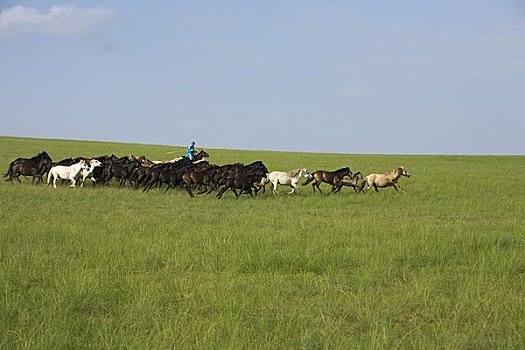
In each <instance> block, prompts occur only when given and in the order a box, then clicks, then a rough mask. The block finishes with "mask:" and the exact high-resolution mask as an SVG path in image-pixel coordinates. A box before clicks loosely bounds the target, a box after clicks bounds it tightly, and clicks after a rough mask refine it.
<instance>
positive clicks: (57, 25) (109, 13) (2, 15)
mask: <svg viewBox="0 0 525 350" xmlns="http://www.w3.org/2000/svg"><path fill="white" fill-rule="evenodd" d="M113 17H114V11H113V10H111V9H107V8H103V7H93V8H88V9H83V8H79V7H76V6H74V5H56V6H52V7H51V8H50V9H49V12H40V11H39V10H37V9H35V8H31V7H25V6H21V5H18V6H14V7H10V8H6V9H4V10H2V12H0V37H2V36H6V35H10V34H14V33H32V34H42V35H51V36H59V37H76V36H82V35H85V34H87V33H89V32H91V31H93V30H94V29H95V28H97V26H99V25H100V24H101V23H103V22H107V21H109V20H111V19H112V18H113Z"/></svg>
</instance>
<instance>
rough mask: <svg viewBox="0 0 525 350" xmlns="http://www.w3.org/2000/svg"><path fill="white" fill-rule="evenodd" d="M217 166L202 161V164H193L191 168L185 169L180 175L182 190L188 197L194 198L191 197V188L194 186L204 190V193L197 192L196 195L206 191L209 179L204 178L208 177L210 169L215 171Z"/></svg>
mask: <svg viewBox="0 0 525 350" xmlns="http://www.w3.org/2000/svg"><path fill="white" fill-rule="evenodd" d="M218 167H219V166H218V165H213V164H209V163H208V162H206V161H204V162H202V163H197V164H195V165H194V166H193V167H192V168H189V169H187V170H186V171H184V173H183V174H182V181H183V182H184V185H183V186H184V188H185V189H186V191H187V192H188V194H189V195H190V197H195V196H194V195H193V191H192V188H194V187H196V186H200V187H201V188H204V191H202V192H199V193H198V194H202V193H205V192H207V191H208V186H211V185H212V183H211V177H210V176H206V175H208V173H209V171H210V170H212V169H217V168H218Z"/></svg>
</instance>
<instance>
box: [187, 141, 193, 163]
mask: <svg viewBox="0 0 525 350" xmlns="http://www.w3.org/2000/svg"><path fill="white" fill-rule="evenodd" d="M194 152H195V145H193V144H191V145H189V146H188V151H187V152H186V158H189V159H190V160H193V153H194Z"/></svg>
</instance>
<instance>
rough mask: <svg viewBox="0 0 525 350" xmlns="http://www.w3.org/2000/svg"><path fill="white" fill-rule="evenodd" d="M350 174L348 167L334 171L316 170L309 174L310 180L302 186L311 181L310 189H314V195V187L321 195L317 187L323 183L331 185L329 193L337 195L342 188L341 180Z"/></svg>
mask: <svg viewBox="0 0 525 350" xmlns="http://www.w3.org/2000/svg"><path fill="white" fill-rule="evenodd" d="M351 173H352V172H351V171H350V168H349V167H345V168H341V169H339V170H336V171H326V170H317V171H316V172H314V173H312V174H311V176H310V178H309V179H308V180H307V181H306V182H305V183H304V184H303V186H306V185H308V184H309V183H310V182H312V181H313V183H312V188H313V189H314V193H315V188H316V187H317V189H318V190H319V192H321V193H323V191H321V188H320V187H319V186H321V184H322V183H323V182H324V183H327V184H330V185H332V192H330V193H337V192H339V191H340V190H341V187H343V178H344V177H345V176H347V175H350V174H351Z"/></svg>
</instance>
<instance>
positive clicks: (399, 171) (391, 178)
mask: <svg viewBox="0 0 525 350" xmlns="http://www.w3.org/2000/svg"><path fill="white" fill-rule="evenodd" d="M401 176H405V177H410V174H409V173H408V171H406V170H405V168H404V167H402V166H400V167H397V168H395V169H393V170H392V171H390V172H388V173H386V174H370V175H368V176H367V177H365V179H364V180H363V182H362V183H361V185H360V186H359V192H361V191H363V192H366V191H368V190H369V189H370V188H371V187H374V190H376V192H379V191H378V189H377V188H378V187H381V188H383V187H390V186H392V187H394V188H395V190H396V191H397V192H402V193H405V191H403V189H401V187H399V183H398V181H399V178H400V177H401Z"/></svg>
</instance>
